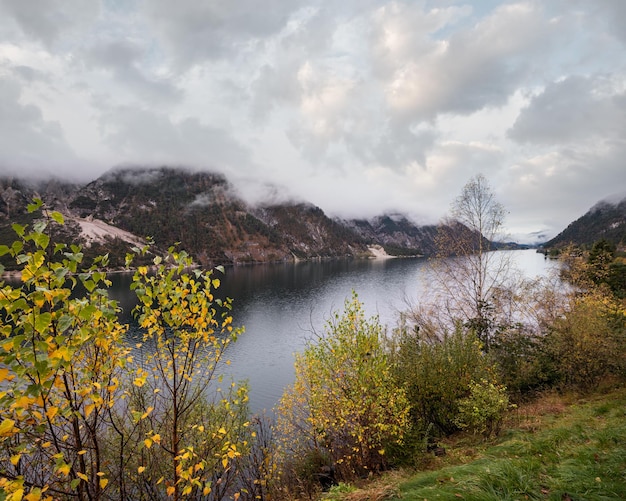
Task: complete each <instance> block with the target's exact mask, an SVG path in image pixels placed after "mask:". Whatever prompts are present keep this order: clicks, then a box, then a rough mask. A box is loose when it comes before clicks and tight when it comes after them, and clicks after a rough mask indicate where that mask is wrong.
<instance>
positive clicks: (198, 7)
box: [142, 0, 304, 68]
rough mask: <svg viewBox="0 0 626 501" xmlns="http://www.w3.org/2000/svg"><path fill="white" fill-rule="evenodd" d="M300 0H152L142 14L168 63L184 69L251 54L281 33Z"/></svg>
mask: <svg viewBox="0 0 626 501" xmlns="http://www.w3.org/2000/svg"><path fill="white" fill-rule="evenodd" d="M303 3H304V2H302V1H299V0H263V1H261V2H258V1H255V0H240V1H237V2H219V1H217V0H207V1H203V2H197V1H196V0H179V1H178V2H170V1H168V0H151V1H149V2H144V3H143V4H142V8H143V13H144V14H145V15H146V17H147V18H148V19H149V20H150V23H151V27H152V29H153V30H154V31H155V34H156V36H157V38H158V39H159V40H161V41H162V43H163V44H164V46H165V48H166V50H167V51H168V53H169V54H170V56H171V58H172V60H173V65H174V66H175V67H178V68H188V67H190V66H192V65H193V64H197V63H202V62H204V61H207V60H209V61H210V60H215V59H219V58H224V57H228V56H231V55H234V54H240V53H241V52H242V51H243V52H246V51H248V50H252V49H253V48H254V45H255V44H263V40H264V39H265V38H266V37H268V36H270V35H272V34H274V33H276V32H278V31H280V30H281V29H282V28H283V27H284V26H285V24H286V23H287V21H288V20H289V18H290V16H291V15H292V13H294V12H295V11H297V10H298V9H299V8H300V6H301V5H303Z"/></svg>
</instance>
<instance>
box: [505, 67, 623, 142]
mask: <svg viewBox="0 0 626 501" xmlns="http://www.w3.org/2000/svg"><path fill="white" fill-rule="evenodd" d="M623 85H624V79H619V81H614V80H613V79H611V78H607V77H605V76H592V77H582V76H578V75H575V76H570V77H567V78H565V79H563V80H561V81H558V82H553V83H551V84H549V85H547V86H546V88H545V89H544V90H543V92H541V93H540V94H538V95H536V96H534V97H533V98H532V99H531V100H530V103H529V104H528V106H526V107H525V108H524V109H523V110H522V111H521V113H520V115H519V117H518V118H517V120H516V121H515V123H514V124H513V127H511V129H509V131H508V136H509V137H510V138H511V139H513V140H515V141H518V142H521V143H534V144H541V145H550V144H554V143H557V144H562V143H580V142H584V143H588V142H589V141H592V140H594V141H595V140H598V139H603V138H607V137H614V136H616V135H617V136H619V137H621V136H622V131H623V130H624V129H625V128H626V91H624V90H623Z"/></svg>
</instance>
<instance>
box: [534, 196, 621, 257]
mask: <svg viewBox="0 0 626 501" xmlns="http://www.w3.org/2000/svg"><path fill="white" fill-rule="evenodd" d="M601 239H605V240H608V241H610V242H613V243H615V244H616V245H624V244H626V194H624V195H623V196H614V197H611V198H609V199H606V200H602V201H600V202H598V203H597V204H596V205H594V206H593V207H592V208H591V209H589V211H587V213H586V214H584V215H583V216H582V217H580V218H578V219H577V220H576V221H574V222H573V223H571V224H570V225H569V226H568V227H567V228H565V229H564V230H563V231H562V232H561V233H559V234H558V235H557V236H556V237H554V238H553V239H552V240H549V241H548V242H546V243H545V244H544V247H547V248H553V247H564V246H566V245H568V244H574V245H580V246H591V245H593V243H594V242H597V241H598V240H601Z"/></svg>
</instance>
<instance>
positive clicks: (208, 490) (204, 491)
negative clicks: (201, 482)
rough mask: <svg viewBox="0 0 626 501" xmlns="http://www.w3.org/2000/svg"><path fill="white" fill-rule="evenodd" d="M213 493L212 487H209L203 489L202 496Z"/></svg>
mask: <svg viewBox="0 0 626 501" xmlns="http://www.w3.org/2000/svg"><path fill="white" fill-rule="evenodd" d="M210 493H211V486H209V485H207V486H206V487H205V488H204V489H202V495H203V496H208V495H209V494H210Z"/></svg>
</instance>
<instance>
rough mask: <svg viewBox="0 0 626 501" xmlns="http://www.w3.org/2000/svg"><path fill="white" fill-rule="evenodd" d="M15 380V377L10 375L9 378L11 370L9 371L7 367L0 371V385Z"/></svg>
mask: <svg viewBox="0 0 626 501" xmlns="http://www.w3.org/2000/svg"><path fill="white" fill-rule="evenodd" d="M14 378H15V376H13V375H10V376H9V369H7V368H6V367H3V368H1V369H0V383H1V382H2V381H11V380H13V379H14Z"/></svg>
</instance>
